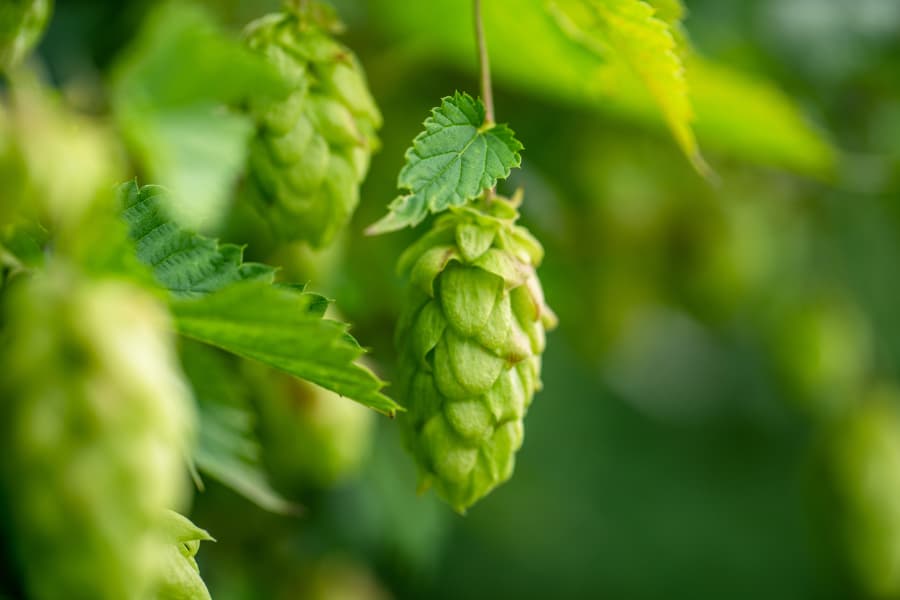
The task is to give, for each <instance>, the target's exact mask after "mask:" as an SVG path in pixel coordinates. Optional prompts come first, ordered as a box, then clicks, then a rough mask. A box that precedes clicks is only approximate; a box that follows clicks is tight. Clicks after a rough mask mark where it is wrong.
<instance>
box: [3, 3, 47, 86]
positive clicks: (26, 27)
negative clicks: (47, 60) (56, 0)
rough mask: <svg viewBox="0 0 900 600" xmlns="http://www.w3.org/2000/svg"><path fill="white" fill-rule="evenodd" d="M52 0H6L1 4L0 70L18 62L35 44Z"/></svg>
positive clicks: (45, 20)
mask: <svg viewBox="0 0 900 600" xmlns="http://www.w3.org/2000/svg"><path fill="white" fill-rule="evenodd" d="M52 11H53V0H6V1H5V2H3V3H2V4H0V71H3V70H6V69H8V68H10V67H12V66H15V64H16V63H18V62H19V61H21V60H22V59H23V58H24V57H25V55H26V54H28V52H29V51H30V50H31V48H32V47H33V46H34V45H35V44H36V43H37V41H38V39H39V38H40V37H41V34H43V33H44V29H45V28H46V27H47V22H48V21H49V20H50V13H51V12H52Z"/></svg>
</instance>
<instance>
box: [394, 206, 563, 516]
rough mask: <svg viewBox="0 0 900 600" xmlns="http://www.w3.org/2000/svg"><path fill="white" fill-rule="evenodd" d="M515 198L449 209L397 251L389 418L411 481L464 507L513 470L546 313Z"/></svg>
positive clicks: (531, 243)
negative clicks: (400, 288)
mask: <svg viewBox="0 0 900 600" xmlns="http://www.w3.org/2000/svg"><path fill="white" fill-rule="evenodd" d="M518 200H519V199H518V198H516V199H513V200H507V199H504V198H495V199H494V200H493V201H491V202H490V203H489V206H488V208H487V209H485V210H476V209H474V208H462V209H453V210H452V211H451V212H450V213H447V214H444V215H442V216H441V217H439V218H438V219H437V220H436V221H435V224H434V226H433V228H432V230H431V231H429V232H428V233H427V234H425V235H424V236H423V237H422V238H421V239H420V240H419V241H418V242H416V243H415V244H413V245H412V246H411V247H410V248H408V249H407V250H406V252H404V254H403V255H402V256H401V257H400V261H399V264H398V270H399V271H400V272H401V274H403V275H404V276H406V277H407V278H408V279H409V284H410V286H411V291H410V296H409V301H408V304H407V306H406V309H405V311H404V313H403V316H402V317H401V319H400V323H399V324H398V328H397V342H398V347H399V350H400V373H399V378H398V379H399V381H398V383H397V385H398V395H399V398H401V399H403V400H405V402H403V404H404V405H405V406H406V407H407V412H406V413H402V414H401V415H400V419H401V422H402V424H403V431H404V436H405V439H406V443H407V446H408V447H409V448H410V450H411V451H412V453H413V455H414V456H415V458H416V460H417V462H418V463H419V468H420V474H421V483H422V487H423V488H425V487H428V486H430V485H433V486H434V488H435V490H436V491H437V493H438V495H440V496H441V497H442V498H444V499H445V500H447V501H448V502H449V503H450V504H451V505H452V506H453V507H454V508H455V509H456V510H457V511H459V512H463V511H465V509H466V508H467V507H468V506H471V505H472V504H473V503H474V502H475V501H477V500H478V499H479V498H481V497H483V496H484V495H486V494H487V493H488V492H490V491H491V490H492V489H493V488H495V487H496V486H497V485H499V484H501V483H503V482H504V481H506V480H507V479H509V477H510V476H511V475H512V471H513V465H514V458H515V453H516V451H517V450H518V449H519V447H520V446H521V445H522V437H523V418H524V416H525V412H526V410H527V409H528V406H529V405H530V404H531V400H532V397H533V396H534V392H535V391H536V390H538V389H539V388H540V385H541V383H540V369H541V358H540V357H541V353H542V352H543V350H544V332H545V331H546V330H547V329H550V328H552V327H554V326H555V325H556V317H555V315H554V314H553V312H552V311H551V310H550V309H549V307H548V306H547V305H546V304H545V302H544V296H543V292H542V291H541V284H540V282H539V280H538V277H537V274H536V272H535V268H536V267H537V266H538V265H539V263H540V261H541V259H542V257H543V249H542V248H541V245H540V243H539V242H538V241H537V240H536V239H535V238H534V237H532V235H531V234H530V233H529V232H528V230H526V229H525V228H524V227H521V226H518V225H516V224H515V221H516V219H517V218H518V212H517V210H516V207H517V206H518Z"/></svg>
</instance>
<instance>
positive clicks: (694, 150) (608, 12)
mask: <svg viewBox="0 0 900 600" xmlns="http://www.w3.org/2000/svg"><path fill="white" fill-rule="evenodd" d="M547 7H548V9H549V10H550V12H551V14H552V15H553V16H554V17H555V18H556V20H557V22H558V23H559V25H560V27H561V28H562V29H563V31H565V32H566V33H567V34H568V35H569V36H570V37H572V39H574V40H576V41H577V42H579V43H580V44H582V45H584V46H585V47H587V48H588V49H590V50H591V51H592V52H596V53H597V54H599V55H600V56H601V57H604V56H608V55H609V53H610V52H612V53H615V54H617V55H618V56H619V58H620V59H621V60H623V61H624V62H625V63H626V64H628V66H629V67H630V68H631V69H632V70H633V71H634V72H635V73H636V74H637V76H638V77H639V78H640V80H641V81H642V82H643V84H644V85H645V86H646V87H647V89H648V90H649V91H650V94H651V95H652V96H653V98H654V100H655V101H656V103H657V105H658V106H659V108H660V110H662V112H663V114H664V115H665V119H666V122H667V123H668V125H669V128H670V129H671V130H672V133H673V135H674V136H675V139H676V140H677V142H678V144H679V146H681V149H682V150H683V151H684V153H685V154H686V155H687V156H688V158H689V159H690V161H691V163H692V164H693V165H694V168H696V169H697V171H698V172H700V173H701V174H704V175H708V174H709V167H708V166H707V165H706V163H705V162H704V160H703V157H702V156H701V155H700V150H699V147H698V146H697V140H696V138H695V136H694V131H693V129H692V127H691V122H692V121H693V119H694V113H693V109H692V107H691V101H690V98H689V96H688V85H687V80H686V78H685V73H684V65H683V64H682V61H681V57H680V56H679V55H678V52H677V49H678V48H677V43H676V40H675V36H674V34H673V31H672V28H671V26H670V23H669V22H667V21H665V20H663V19H661V18H657V17H656V16H655V14H654V13H655V10H654V7H653V6H651V5H650V4H648V3H647V2H644V1H643V0H549V1H548V2H547ZM666 8H667V9H668V10H669V12H670V13H671V12H672V11H671V9H672V6H670V5H668V4H667V5H666ZM668 16H669V18H672V17H673V15H672V14H668Z"/></svg>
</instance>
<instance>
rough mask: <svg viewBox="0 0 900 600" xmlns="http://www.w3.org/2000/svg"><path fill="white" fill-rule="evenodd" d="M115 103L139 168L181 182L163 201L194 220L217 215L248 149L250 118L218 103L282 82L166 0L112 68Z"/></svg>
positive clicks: (188, 9) (196, 14)
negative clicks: (176, 198) (176, 196)
mask: <svg viewBox="0 0 900 600" xmlns="http://www.w3.org/2000/svg"><path fill="white" fill-rule="evenodd" d="M112 85H113V97H112V101H113V109H114V112H115V115H116V118H117V121H118V123H119V125H120V127H121V129H122V133H123V135H124V137H125V140H126V142H127V143H128V146H129V148H130V150H131V151H132V152H133V153H134V155H135V157H136V158H137V160H138V162H139V164H140V165H141V167H142V168H143V170H144V171H145V172H146V175H147V176H148V177H149V178H150V179H152V180H154V181H157V182H159V183H162V184H164V185H167V186H169V187H171V188H172V189H177V190H180V191H181V192H182V198H185V199H187V202H185V203H179V204H173V205H171V206H169V207H167V208H168V209H169V210H170V211H171V214H172V215H173V216H175V217H176V218H177V219H178V220H179V221H180V222H183V223H185V224H187V225H189V226H191V227H195V228H196V227H200V226H204V225H209V224H214V223H216V222H217V221H218V220H219V219H220V218H221V217H222V213H223V210H224V207H225V203H226V201H227V200H228V197H229V193H230V188H231V186H232V185H233V184H234V182H235V180H236V179H237V177H238V175H239V174H240V171H241V169H242V168H243V166H244V161H245V158H246V149H247V141H248V139H249V137H250V135H251V133H252V131H253V125H252V123H251V121H250V118H249V117H247V116H245V115H241V114H238V113H236V112H231V111H229V110H228V109H227V108H226V106H225V105H227V104H235V103H238V102H241V101H243V100H245V99H246V98H248V97H249V96H251V95H255V94H274V95H278V94H279V93H282V92H286V88H285V87H284V86H285V85H286V84H285V82H284V81H283V80H282V79H281V77H280V76H279V75H278V73H277V72H276V71H275V69H274V68H273V67H272V66H271V65H268V64H267V63H266V62H265V61H264V60H262V59H261V58H259V57H257V56H255V55H254V54H252V53H251V52H250V51H248V50H247V49H245V48H244V46H243V44H242V43H241V42H240V41H238V40H236V39H232V38H231V37H229V36H227V35H225V34H224V33H223V32H222V31H220V30H219V28H218V27H217V26H216V25H215V24H214V23H213V22H212V20H211V18H210V17H209V16H208V15H207V14H206V13H204V12H203V11H201V10H200V9H199V8H197V7H194V6H193V5H191V4H189V3H183V4H182V3H174V2H170V3H166V4H163V5H162V6H160V7H158V8H156V9H155V10H154V12H152V13H151V15H150V16H149V17H148V18H147V19H146V20H145V23H144V26H143V28H142V30H141V32H140V33H139V35H138V38H137V40H136V41H135V42H134V43H133V44H132V46H131V47H130V48H129V49H128V50H127V51H126V52H125V53H124V54H123V56H122V58H121V59H120V60H119V61H118V63H117V64H116V66H115V68H114V72H113V81H112Z"/></svg>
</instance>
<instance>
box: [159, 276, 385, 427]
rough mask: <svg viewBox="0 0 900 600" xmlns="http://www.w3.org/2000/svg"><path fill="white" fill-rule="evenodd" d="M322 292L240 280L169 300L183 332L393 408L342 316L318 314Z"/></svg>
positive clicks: (380, 407)
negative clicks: (205, 292)
mask: <svg viewBox="0 0 900 600" xmlns="http://www.w3.org/2000/svg"><path fill="white" fill-rule="evenodd" d="M319 304H320V297H319V296H317V295H315V294H308V293H306V292H302V291H300V290H298V289H296V288H291V287H283V286H272V285H269V284H267V283H265V282H261V281H243V282H239V283H236V284H233V285H231V286H229V287H226V288H224V289H222V290H220V291H218V292H215V293H212V294H209V295H206V296H201V297H196V298H178V299H175V300H174V301H173V302H172V310H173V312H174V315H175V320H176V326H177V328H178V330H179V332H180V333H182V334H183V335H185V336H187V337H189V338H192V339H195V340H198V341H201V342H204V343H207V344H210V345H212V346H216V347H218V348H221V349H223V350H226V351H228V352H231V353H233V354H237V355H238V356H242V357H244V358H249V359H252V360H257V361H259V362H261V363H264V364H267V365H269V366H271V367H275V368H276V369H279V370H281V371H284V372H286V373H289V374H291V375H294V376H296V377H300V378H302V379H306V380H307V381H311V382H313V383H315V384H318V385H320V386H322V387H324V388H326V389H329V390H331V391H333V392H336V393H338V394H341V395H342V396H347V397H349V398H352V399H353V400H356V401H357V402H359V403H361V404H363V405H365V406H368V407H370V408H373V409H375V410H377V411H380V412H383V413H385V414H388V415H393V414H394V413H395V412H396V411H397V410H399V409H400V407H399V406H398V405H397V404H396V403H395V402H394V401H393V400H391V399H390V398H388V397H387V396H385V395H384V394H382V393H381V392H380V390H381V387H382V386H383V384H382V382H381V381H380V380H379V379H378V378H377V377H376V376H375V375H374V374H373V373H372V372H371V371H370V370H368V369H366V368H365V367H363V366H361V365H359V364H357V363H356V361H357V360H358V359H359V358H360V357H361V356H362V354H363V349H362V348H361V347H360V346H359V344H358V343H357V342H356V341H355V340H354V339H353V338H352V337H351V336H350V335H349V334H348V333H347V329H348V326H347V325H346V324H344V323H339V322H337V321H332V320H328V319H323V318H321V315H320V310H319V308H318V306H319Z"/></svg>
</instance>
